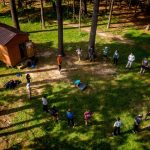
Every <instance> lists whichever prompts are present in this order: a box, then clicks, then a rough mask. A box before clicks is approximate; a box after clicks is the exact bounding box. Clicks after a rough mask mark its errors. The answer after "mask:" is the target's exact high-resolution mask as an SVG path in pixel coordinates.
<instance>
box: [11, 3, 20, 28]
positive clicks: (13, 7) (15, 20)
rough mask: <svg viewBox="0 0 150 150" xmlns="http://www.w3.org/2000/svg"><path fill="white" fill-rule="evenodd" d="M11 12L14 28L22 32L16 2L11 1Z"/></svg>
mask: <svg viewBox="0 0 150 150" xmlns="http://www.w3.org/2000/svg"><path fill="white" fill-rule="evenodd" d="M10 10H11V16H12V21H13V24H14V27H15V28H17V29H18V30H20V26H19V21H18V14H17V10H16V4H15V0H10Z"/></svg>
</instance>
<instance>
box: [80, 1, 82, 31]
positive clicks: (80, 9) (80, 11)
mask: <svg viewBox="0 0 150 150" xmlns="http://www.w3.org/2000/svg"><path fill="white" fill-rule="evenodd" d="M81 7H82V2H81V0H80V7H79V30H80V32H81Z"/></svg>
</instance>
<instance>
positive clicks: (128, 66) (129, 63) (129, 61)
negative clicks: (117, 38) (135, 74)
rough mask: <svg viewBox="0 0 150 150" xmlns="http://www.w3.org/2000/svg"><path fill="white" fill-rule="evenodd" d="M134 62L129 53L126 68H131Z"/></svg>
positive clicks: (132, 56) (133, 57)
mask: <svg viewBox="0 0 150 150" xmlns="http://www.w3.org/2000/svg"><path fill="white" fill-rule="evenodd" d="M134 60H135V56H134V55H133V54H132V53H131V54H130V55H129V56H128V62H127V65H126V68H131V66H132V63H133V62H134Z"/></svg>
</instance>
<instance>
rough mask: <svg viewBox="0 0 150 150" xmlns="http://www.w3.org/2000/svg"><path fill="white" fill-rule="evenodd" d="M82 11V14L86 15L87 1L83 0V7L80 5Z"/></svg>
mask: <svg viewBox="0 0 150 150" xmlns="http://www.w3.org/2000/svg"><path fill="white" fill-rule="evenodd" d="M82 6H83V7H82V10H83V14H84V15H87V0H83V5H82Z"/></svg>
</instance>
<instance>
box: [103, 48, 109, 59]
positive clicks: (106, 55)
mask: <svg viewBox="0 0 150 150" xmlns="http://www.w3.org/2000/svg"><path fill="white" fill-rule="evenodd" d="M108 51H109V48H108V47H107V46H105V47H104V49H103V57H104V58H108Z"/></svg>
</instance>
